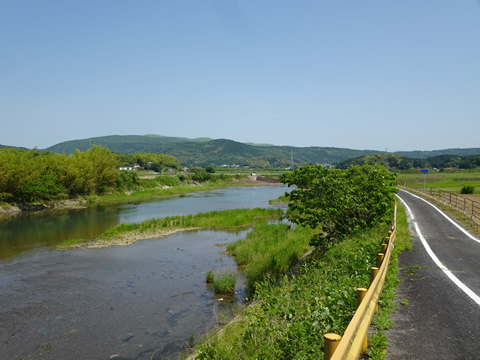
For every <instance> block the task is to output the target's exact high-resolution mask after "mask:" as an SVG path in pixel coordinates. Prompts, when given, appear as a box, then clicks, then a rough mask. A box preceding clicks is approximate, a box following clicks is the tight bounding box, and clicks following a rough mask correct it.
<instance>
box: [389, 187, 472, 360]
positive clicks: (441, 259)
mask: <svg viewBox="0 0 480 360" xmlns="http://www.w3.org/2000/svg"><path fill="white" fill-rule="evenodd" d="M398 195H399V197H400V199H401V201H402V203H403V204H404V207H405V210H406V212H407V216H408V222H409V227H410V234H412V235H413V239H412V240H413V245H412V250H410V251H405V252H403V253H402V254H401V255H400V257H399V265H400V277H401V279H402V280H403V281H402V282H401V283H400V284H399V286H398V289H397V299H398V301H399V302H402V303H404V304H406V305H405V306H404V305H400V304H399V305H398V311H397V312H396V313H394V314H393V316H392V318H393V320H394V322H395V327H394V328H393V329H391V330H389V331H388V332H387V338H388V341H389V345H388V349H387V359H392V360H397V359H408V360H413V359H422V360H428V359H435V360H438V359H448V360H451V359H480V241H479V240H478V239H477V238H475V237H474V236H472V235H471V234H469V233H468V232H467V231H465V230H464V229H463V228H461V227H460V226H459V225H458V223H457V222H455V221H454V220H452V219H451V218H449V217H448V216H446V215H445V214H444V213H442V212H441V211H440V210H439V209H438V208H436V207H435V206H433V205H432V204H430V203H428V202H426V201H425V200H423V199H421V198H419V197H417V196H416V195H412V194H410V193H407V192H405V191H400V192H399V194H398ZM404 299H405V300H404ZM402 300H403V301H402ZM407 302H408V303H407Z"/></svg>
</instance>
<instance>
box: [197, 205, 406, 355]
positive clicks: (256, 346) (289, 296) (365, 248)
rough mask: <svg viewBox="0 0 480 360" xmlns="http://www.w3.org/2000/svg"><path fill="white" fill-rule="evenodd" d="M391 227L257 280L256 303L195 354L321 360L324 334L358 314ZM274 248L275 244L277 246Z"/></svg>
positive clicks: (400, 242)
mask: <svg viewBox="0 0 480 360" xmlns="http://www.w3.org/2000/svg"><path fill="white" fill-rule="evenodd" d="M401 214H403V212H402V209H401V208H400V209H399V218H398V221H399V223H398V225H397V226H398V234H397V240H396V246H395V253H394V257H393V261H392V264H394V265H396V256H397V255H398V253H399V252H400V251H401V250H402V249H405V248H406V247H408V244H409V236H408V227H407V225H406V219H405V217H404V215H401ZM278 226H279V228H280V229H282V228H281V226H280V225H278ZM388 229H389V227H388V226H378V227H376V228H374V229H370V230H369V231H366V232H365V233H363V234H361V235H358V236H355V237H351V238H349V239H347V240H345V241H343V242H341V243H338V244H335V245H332V246H331V247H330V248H329V249H328V250H327V251H326V252H325V253H324V254H323V255H321V256H320V254H316V253H314V254H313V256H312V257H311V258H310V260H309V261H306V262H304V263H303V264H302V265H301V266H300V268H299V270H298V272H297V273H295V274H291V275H283V276H282V277H280V278H279V279H278V280H274V279H271V278H270V279H269V277H267V278H266V279H263V280H261V281H259V282H257V286H256V295H255V299H254V300H255V302H254V305H252V306H248V307H247V308H246V309H245V310H244V311H243V312H242V314H241V316H239V317H238V318H237V319H236V320H235V321H233V322H231V323H230V324H228V325H227V326H226V327H225V328H223V329H220V330H219V331H217V332H214V333H211V334H210V335H208V336H207V337H206V338H205V339H204V341H203V342H202V343H200V344H199V345H198V346H197V351H198V352H197V358H198V359H292V358H295V359H322V358H323V352H322V350H321V348H322V346H323V335H324V334H325V333H328V332H334V333H338V334H343V332H344V330H345V328H346V326H347V325H348V323H349V322H350V320H351V318H352V316H353V314H354V312H355V308H356V300H355V293H356V288H357V287H368V285H369V278H370V275H369V274H370V267H371V266H375V264H376V255H377V253H378V249H379V247H380V245H381V243H382V242H383V239H384V237H385V235H386V234H387V233H388ZM282 231H285V228H283V230H282ZM288 231H292V230H288ZM252 237H253V235H252ZM261 239H263V238H262V237H259V242H262V241H263V240H261ZM254 246H263V244H262V245H255V244H250V245H249V246H247V248H248V247H254ZM272 246H273V248H276V244H274V243H272ZM262 251H268V250H265V249H263V250H262ZM238 256H239V255H237V257H238ZM262 261H263V260H261V262H262ZM247 267H248V265H247ZM396 271H398V269H397V268H396V266H392V268H391V270H390V272H389V277H388V280H387V285H386V289H387V291H386V292H385V295H383V296H382V300H381V304H380V306H381V308H385V309H389V310H385V312H381V314H384V315H382V316H383V317H387V318H388V314H389V313H390V312H391V311H392V310H393V305H392V301H393V297H392V294H393V293H394V289H395V286H396ZM389 311H390V312H389ZM379 322H380V323H381V321H379ZM390 325H391V324H390ZM377 326H378V327H379V329H380V328H381V326H380V325H377ZM383 327H385V326H383ZM380 331H381V330H380ZM379 334H380V335H376V336H377V337H376V338H374V340H375V341H376V342H377V343H380V341H377V340H378V339H380V338H379V336H381V334H382V333H381V332H380V333H379ZM380 345H382V344H380ZM371 351H372V352H375V353H380V354H381V353H382V351H383V350H382V347H381V346H380V347H379V346H378V345H375V346H374V347H373V348H372V349H371Z"/></svg>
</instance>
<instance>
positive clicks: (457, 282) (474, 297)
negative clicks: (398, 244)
mask: <svg viewBox="0 0 480 360" xmlns="http://www.w3.org/2000/svg"><path fill="white" fill-rule="evenodd" d="M414 225H415V230H416V232H417V234H418V236H419V238H420V240H421V241H422V244H423V246H424V248H425V250H426V251H427V253H428V255H430V257H431V258H432V260H433V261H434V262H435V264H437V266H438V267H439V268H440V269H442V271H443V272H444V273H445V275H447V276H448V277H449V278H450V280H452V281H453V282H454V283H455V285H457V286H458V287H459V288H460V289H461V290H462V291H463V292H464V293H465V294H467V295H468V296H470V298H471V299H472V300H473V301H475V302H476V303H477V304H478V305H480V297H479V296H478V295H477V294H475V293H474V292H473V291H472V290H470V288H469V287H468V286H467V285H465V284H464V283H462V282H461V281H460V280H459V279H458V278H457V277H456V276H455V275H453V274H452V272H451V271H450V270H448V268H447V267H446V266H445V265H443V264H442V263H441V262H440V260H439V259H438V258H437V256H436V255H435V253H434V252H433V251H432V249H431V248H430V246H429V245H428V243H427V241H426V240H425V238H424V237H423V235H422V233H421V232H420V229H419V228H418V225H417V222H414Z"/></svg>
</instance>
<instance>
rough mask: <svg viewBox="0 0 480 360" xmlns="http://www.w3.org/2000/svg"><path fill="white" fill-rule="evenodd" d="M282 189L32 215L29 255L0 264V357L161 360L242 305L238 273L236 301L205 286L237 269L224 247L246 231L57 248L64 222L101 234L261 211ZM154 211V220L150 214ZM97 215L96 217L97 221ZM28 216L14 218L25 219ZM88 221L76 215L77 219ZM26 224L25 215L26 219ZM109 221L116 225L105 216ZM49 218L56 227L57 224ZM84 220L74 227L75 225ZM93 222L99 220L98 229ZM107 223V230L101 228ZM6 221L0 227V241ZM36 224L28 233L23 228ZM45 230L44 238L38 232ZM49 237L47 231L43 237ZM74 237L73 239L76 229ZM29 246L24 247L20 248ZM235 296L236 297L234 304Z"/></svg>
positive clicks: (76, 230) (234, 191) (65, 226)
mask: <svg viewBox="0 0 480 360" xmlns="http://www.w3.org/2000/svg"><path fill="white" fill-rule="evenodd" d="M285 190H286V188H284V187H262V188H241V189H239V188H236V189H228V190H219V191H214V192H211V193H202V194H194V195H192V196H187V197H182V198H175V199H169V200H161V201H150V202H146V203H140V204H136V205H123V206H120V207H117V208H109V209H107V210H105V209H101V210H99V211H98V212H97V213H96V215H92V214H89V211H91V210H90V209H89V210H86V211H85V212H84V215H79V213H76V214H75V215H74V216H73V217H71V218H70V216H72V215H71V214H62V215H60V218H61V219H63V217H64V216H67V217H68V218H69V220H68V221H64V220H59V219H55V218H48V217H45V218H44V216H46V215H42V216H40V217H32V218H34V219H35V220H36V219H41V220H40V222H39V223H38V224H37V225H34V226H33V227H31V228H30V230H28V231H27V230H26V229H22V227H21V226H20V225H18V226H20V227H18V228H17V230H10V231H11V233H14V234H15V235H16V236H19V235H18V233H17V231H19V232H20V233H21V234H23V235H22V236H28V235H32V236H35V237H36V238H37V239H41V243H40V244H38V243H37V244H35V243H32V244H33V245H30V248H33V249H35V250H34V251H26V250H25V247H24V250H23V251H20V252H19V253H18V254H17V255H14V256H10V257H8V258H7V257H4V260H3V261H2V262H1V263H0V304H2V308H1V309H0V339H1V342H0V349H1V354H2V359H3V358H5V359H17V358H19V359H21V358H34V359H170V358H174V359H175V358H178V355H179V354H180V353H181V352H186V351H187V349H188V345H189V343H190V342H191V337H192V336H193V337H194V338H195V340H198V339H199V337H200V336H201V335H202V334H205V333H206V332H207V331H208V330H211V329H213V328H214V327H216V326H218V324H219V323H220V322H222V321H225V320H226V319H227V318H228V317H229V316H230V315H229V314H231V308H232V306H236V305H234V304H242V298H243V297H244V294H243V290H242V289H243V288H244V283H243V279H242V277H241V276H240V277H239V282H238V283H237V296H236V299H228V298H226V297H219V296H216V295H215V294H214V293H213V290H212V289H211V288H209V287H208V286H207V285H206V284H205V274H206V272H207V271H208V270H214V271H225V270H229V271H234V272H235V271H236V270H237V267H236V264H235V261H234V259H232V258H231V257H229V256H226V255H223V254H222V251H223V250H224V249H225V244H227V243H229V242H232V241H235V240H237V239H238V238H241V237H243V236H245V231H243V232H240V233H238V234H233V233H226V232H218V231H198V232H184V233H178V234H175V235H171V236H169V237H166V238H162V239H152V240H145V241H140V242H137V243H135V244H134V245H131V246H127V247H110V248H103V249H87V250H76V251H65V252H58V251H54V250H52V248H51V245H54V244H55V241H60V240H58V239H56V240H50V238H51V237H54V236H57V235H58V236H57V237H58V238H62V241H63V238H64V237H65V236H67V237H68V236H72V235H71V234H72V233H69V234H70V235H65V232H66V231H67V229H69V224H70V225H71V224H73V223H74V222H73V220H71V219H72V218H78V219H82V220H80V222H79V223H78V222H77V223H76V224H77V226H74V229H69V231H70V230H71V231H73V233H81V232H83V231H86V230H87V229H83V227H85V226H88V225H87V224H90V223H94V224H97V225H98V226H97V227H95V229H94V230H92V229H88V231H92V233H93V232H97V233H98V232H102V231H104V230H105V228H104V227H109V226H113V225H115V224H116V223H119V222H138V221H141V220H143V219H146V218H149V217H150V218H151V217H158V216H170V215H181V214H190V213H195V212H200V211H202V212H204V211H210V210H223V209H229V208H241V207H243V208H246V207H251V208H253V207H269V205H268V200H269V199H275V198H277V197H278V196H280V195H282V194H283V193H284V192H285ZM154 214H155V216H154ZM95 217H98V218H104V219H105V221H100V219H98V218H97V219H96V220H95V221H94V220H93V219H95ZM28 218H29V217H28V216H27V217H26V218H25V219H21V220H20V222H21V223H22V222H23V224H24V226H25V224H28V221H27V219H28ZM87 218H88V219H91V220H89V221H85V219H87ZM35 220H34V221H35ZM113 220H115V221H113ZM54 224H57V225H58V227H56V226H55V225H54ZM82 224H83V225H82ZM99 224H101V226H100V225H99ZM107 224H108V226H107ZM4 225H5V223H2V227H1V229H2V233H1V236H2V239H1V241H3V242H4V243H8V241H5V239H4V238H3V237H4V235H5V233H4V232H3V229H4ZM32 229H35V230H32ZM41 229H47V230H48V231H49V233H50V235H46V234H42V232H41V231H40V230H41ZM52 234H53V235H52ZM75 236H79V235H75ZM27 249H28V246H27ZM233 300H236V301H233Z"/></svg>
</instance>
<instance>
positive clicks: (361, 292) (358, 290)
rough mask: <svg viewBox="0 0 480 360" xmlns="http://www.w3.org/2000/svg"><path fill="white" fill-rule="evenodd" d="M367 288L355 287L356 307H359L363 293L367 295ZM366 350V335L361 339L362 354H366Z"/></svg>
mask: <svg viewBox="0 0 480 360" xmlns="http://www.w3.org/2000/svg"><path fill="white" fill-rule="evenodd" d="M367 291H368V290H367V289H364V288H358V289H357V309H358V308H359V306H360V304H361V303H362V301H363V298H364V297H365V295H367ZM367 350H368V342H367V337H366V336H365V339H364V340H363V345H362V354H366V353H367Z"/></svg>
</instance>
